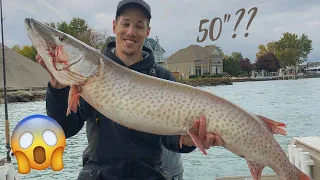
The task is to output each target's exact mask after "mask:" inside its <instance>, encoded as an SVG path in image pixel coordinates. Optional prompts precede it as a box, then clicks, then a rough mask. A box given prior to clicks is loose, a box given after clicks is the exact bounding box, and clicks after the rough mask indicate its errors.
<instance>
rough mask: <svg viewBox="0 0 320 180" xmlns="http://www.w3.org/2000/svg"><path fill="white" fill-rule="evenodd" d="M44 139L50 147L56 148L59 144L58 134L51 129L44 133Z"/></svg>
mask: <svg viewBox="0 0 320 180" xmlns="http://www.w3.org/2000/svg"><path fill="white" fill-rule="evenodd" d="M42 139H43V141H44V142H45V143H46V144H47V145H48V146H55V145H56V144H57V142H58V138H57V136H56V134H55V133H54V132H53V131H51V130H49V129H47V130H45V131H43V133H42Z"/></svg>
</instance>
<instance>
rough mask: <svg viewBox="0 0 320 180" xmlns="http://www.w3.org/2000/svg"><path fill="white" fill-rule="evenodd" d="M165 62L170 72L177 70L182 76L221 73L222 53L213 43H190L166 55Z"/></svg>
mask: <svg viewBox="0 0 320 180" xmlns="http://www.w3.org/2000/svg"><path fill="white" fill-rule="evenodd" d="M167 64H168V69H169V70H170V71H171V72H179V73H180V74H181V76H182V78H189V76H191V75H200V76H201V75H215V74H221V73H223V55H222V54H221V53H220V52H219V50H218V49H217V48H216V46H213V45H210V46H205V47H202V46H199V45H190V46H188V47H187V48H184V49H180V50H179V51H177V52H176V53H174V54H172V55H171V56H170V57H168V59H167Z"/></svg>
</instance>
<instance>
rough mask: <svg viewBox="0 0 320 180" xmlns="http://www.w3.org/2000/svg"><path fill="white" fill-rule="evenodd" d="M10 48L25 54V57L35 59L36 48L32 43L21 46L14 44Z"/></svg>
mask: <svg viewBox="0 0 320 180" xmlns="http://www.w3.org/2000/svg"><path fill="white" fill-rule="evenodd" d="M11 49H12V50H14V51H16V52H17V53H19V54H21V55H23V56H25V57H26V58H29V59H31V60H33V61H36V60H35V59H36V55H37V50H36V48H35V47H34V46H33V45H32V46H28V45H25V46H23V47H20V46H19V45H14V46H13V47H12V48H11Z"/></svg>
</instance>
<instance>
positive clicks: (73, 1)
mask: <svg viewBox="0 0 320 180" xmlns="http://www.w3.org/2000/svg"><path fill="white" fill-rule="evenodd" d="M118 2H119V0H92V1H91V2H89V1H88V0H54V1H52V0H51V1H50V0H28V1H23V0H6V1H3V18H4V39H5V40H4V42H5V45H6V46H9V47H12V46H13V45H15V44H18V45H31V42H30V40H29V39H28V37H27V34H26V30H25V26H24V23H23V21H24V18H27V17H28V18H34V19H36V20H38V21H41V22H60V21H67V22H69V21H70V20H71V19H72V18H73V17H80V18H83V19H85V20H86V21H87V23H88V25H89V26H90V27H92V28H95V29H107V30H108V35H110V36H114V34H113V32H112V20H113V19H114V16H115V11H116V7H117V4H118ZM146 2H147V3H148V4H149V5H150V6H151V13H152V19H151V24H150V25H151V32H150V36H149V37H151V38H155V37H156V36H158V38H159V41H160V45H161V46H162V47H163V48H164V49H165V51H166V53H165V56H167V57H168V56H170V55H172V54H173V53H175V52H176V51H178V50H180V49H183V48H186V47H188V46H190V45H200V46H205V45H210V44H216V45H218V46H220V47H221V48H222V50H223V52H224V53H225V54H231V53H232V52H241V53H242V55H243V56H244V57H247V58H249V59H250V60H251V61H252V62H254V61H255V59H256V58H255V57H256V56H255V55H256V53H257V51H258V45H259V44H266V43H268V42H270V41H277V40H279V39H280V38H281V37H282V35H283V33H285V32H290V33H296V34H297V35H298V36H301V35H302V34H303V33H305V34H306V35H308V37H309V39H311V40H312V47H313V51H312V52H311V54H310V55H309V59H308V61H320V48H319V47H320V36H319V35H318V34H317V33H316V31H317V30H319V29H320V19H319V18H317V17H320V1H318V0H307V1H306V0H180V1H172V0H161V1H160V0H146ZM253 7H257V8H258V11H257V14H256V16H255V17H254V18H253V20H252V22H251V25H250V27H249V29H248V30H246V27H247V24H248V22H249V20H250V18H251V15H252V12H251V13H250V14H248V11H249V10H250V9H251V8H253ZM241 8H244V9H245V14H244V16H243V18H242V19H241V21H240V23H239V25H238V27H237V28H236V30H235V25H236V22H237V20H238V19H239V17H240V13H238V15H236V12H237V11H238V10H239V9H241ZM225 14H230V15H231V16H230V20H229V21H228V22H225V23H224V15H225ZM216 17H218V18H221V20H222V22H223V23H222V30H221V34H220V37H219V38H218V39H217V40H214V41H212V40H211V39H210V37H209V33H208V36H207V38H206V40H205V41H203V42H197V37H198V36H199V38H200V39H202V37H203V34H204V33H203V32H199V25H200V21H201V20H202V19H208V20H209V22H207V23H205V24H203V25H202V26H203V28H206V29H208V30H209V29H210V23H211V20H212V19H214V18H216ZM219 26H220V23H219V21H217V22H216V23H215V26H214V28H213V29H214V32H213V35H214V36H215V37H217V35H218V32H219ZM209 32H210V31H209ZM245 33H249V35H248V36H247V37H245V36H244V35H245ZM233 34H236V35H237V36H236V37H235V38H232V35H233Z"/></svg>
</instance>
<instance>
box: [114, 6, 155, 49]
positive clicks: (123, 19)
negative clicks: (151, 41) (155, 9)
mask: <svg viewBox="0 0 320 180" xmlns="http://www.w3.org/2000/svg"><path fill="white" fill-rule="evenodd" d="M149 32H150V27H149V26H148V19H147V17H146V16H145V14H143V12H142V11H141V10H139V9H136V8H128V9H126V10H124V11H123V13H122V14H121V15H120V16H119V17H118V20H115V21H113V33H115V34H116V44H117V48H118V50H119V51H118V52H120V53H124V54H126V55H134V54H137V53H141V49H142V46H143V43H144V40H145V38H147V37H148V36H149Z"/></svg>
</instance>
